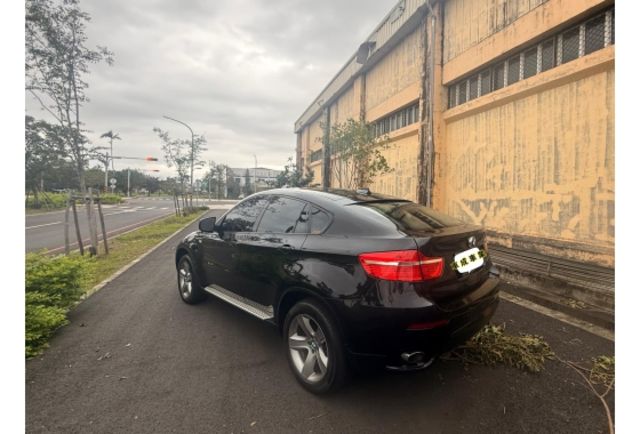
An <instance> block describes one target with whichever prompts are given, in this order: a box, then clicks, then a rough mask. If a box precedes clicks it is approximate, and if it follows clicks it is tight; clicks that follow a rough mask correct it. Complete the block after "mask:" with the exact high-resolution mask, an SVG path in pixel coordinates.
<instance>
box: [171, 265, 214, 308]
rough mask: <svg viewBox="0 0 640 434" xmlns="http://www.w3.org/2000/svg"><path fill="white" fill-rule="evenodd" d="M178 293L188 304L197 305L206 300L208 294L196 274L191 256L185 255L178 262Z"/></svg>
mask: <svg viewBox="0 0 640 434" xmlns="http://www.w3.org/2000/svg"><path fill="white" fill-rule="evenodd" d="M177 272H178V293H179V294H180V298H181V299H182V301H184V302H185V303H187V304H196V303H200V302H201V301H202V300H204V299H205V298H206V296H207V294H206V293H205V292H204V290H203V289H202V286H201V285H200V279H199V278H198V275H197V274H196V271H195V268H194V266H193V261H192V260H191V258H190V257H189V255H184V256H182V257H181V258H180V260H179V261H178V266H177Z"/></svg>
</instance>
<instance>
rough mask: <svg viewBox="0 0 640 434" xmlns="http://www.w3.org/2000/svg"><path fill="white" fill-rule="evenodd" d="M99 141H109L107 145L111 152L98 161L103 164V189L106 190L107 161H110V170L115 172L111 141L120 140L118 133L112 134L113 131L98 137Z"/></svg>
mask: <svg viewBox="0 0 640 434" xmlns="http://www.w3.org/2000/svg"><path fill="white" fill-rule="evenodd" d="M100 138H101V139H105V138H106V139H109V145H110V146H111V152H110V153H108V154H107V155H106V158H104V157H103V158H101V159H100V160H99V161H100V162H101V163H103V164H104V167H105V175H104V179H105V181H104V188H105V189H106V188H107V177H108V173H109V160H111V170H113V171H114V172H115V170H116V168H115V165H114V163H113V141H114V140H122V139H121V138H120V135H119V134H118V133H114V132H113V130H109V131H107V132H106V133H104V134H102V135H101V136H100Z"/></svg>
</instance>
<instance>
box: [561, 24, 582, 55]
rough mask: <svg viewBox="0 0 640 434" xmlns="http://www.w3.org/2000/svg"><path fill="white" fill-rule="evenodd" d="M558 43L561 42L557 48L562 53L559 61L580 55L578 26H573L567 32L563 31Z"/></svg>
mask: <svg viewBox="0 0 640 434" xmlns="http://www.w3.org/2000/svg"><path fill="white" fill-rule="evenodd" d="M560 43H561V44H562V46H561V48H560V50H559V51H560V53H562V58H561V62H560V63H567V62H570V61H572V60H575V59H577V58H578V57H579V56H580V27H574V28H573V29H571V30H569V31H568V32H564V33H563V34H562V38H561V39H560Z"/></svg>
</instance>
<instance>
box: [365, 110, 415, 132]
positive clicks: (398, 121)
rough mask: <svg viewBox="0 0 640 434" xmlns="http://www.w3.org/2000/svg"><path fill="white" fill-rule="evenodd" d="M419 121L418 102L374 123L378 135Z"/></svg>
mask: <svg viewBox="0 0 640 434" xmlns="http://www.w3.org/2000/svg"><path fill="white" fill-rule="evenodd" d="M417 121H418V103H415V104H412V105H410V106H408V107H405V108H402V109H400V110H398V111H396V112H393V113H391V114H389V115H387V116H385V117H384V118H382V119H378V120H377V121H376V122H375V123H374V124H373V128H374V132H375V135H376V136H381V135H383V134H387V133H390V132H391V131H395V130H398V129H400V128H404V127H406V126H407V125H411V124H413V123H414V122H417Z"/></svg>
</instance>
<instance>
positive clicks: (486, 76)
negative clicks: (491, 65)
mask: <svg viewBox="0 0 640 434" xmlns="http://www.w3.org/2000/svg"><path fill="white" fill-rule="evenodd" d="M489 92H491V70H489V69H487V70H486V71H483V72H482V73H481V74H480V95H486V94H488V93H489Z"/></svg>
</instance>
